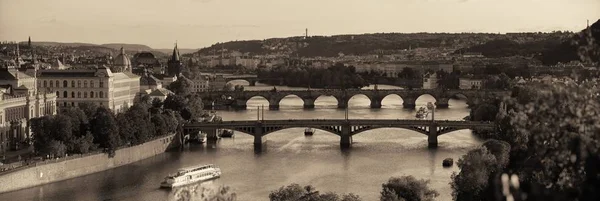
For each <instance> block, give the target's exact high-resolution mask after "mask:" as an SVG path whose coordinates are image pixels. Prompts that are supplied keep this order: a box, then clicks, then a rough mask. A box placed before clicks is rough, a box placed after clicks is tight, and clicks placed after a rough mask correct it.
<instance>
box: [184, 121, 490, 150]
mask: <svg viewBox="0 0 600 201" xmlns="http://www.w3.org/2000/svg"><path fill="white" fill-rule="evenodd" d="M494 126H495V124H494V123H491V122H472V121H430V120H400V119H303V120H291V119H290V120H258V121H223V122H211V123H205V122H201V123H189V124H186V125H184V126H183V129H184V132H185V133H191V132H197V131H203V132H206V133H208V138H209V139H213V140H214V139H216V138H217V136H216V135H217V134H216V133H217V129H231V130H235V131H238V132H242V133H246V134H249V135H252V136H254V146H255V148H260V147H261V146H262V143H263V142H264V141H263V140H264V139H263V137H264V136H266V135H268V134H270V133H273V132H276V131H279V130H283V129H287V128H307V127H308V128H314V129H319V130H323V131H327V132H329V133H332V134H335V135H338V136H340V146H341V147H342V148H349V147H350V146H351V145H352V136H353V135H356V134H359V133H362V132H364V131H368V130H373V129H378V128H403V129H408V130H412V131H416V132H419V133H421V134H424V135H427V136H428V138H427V141H428V144H429V147H431V148H435V147H437V144H438V140H437V138H438V136H440V135H443V134H446V133H449V132H452V131H457V130H462V129H474V128H494Z"/></svg>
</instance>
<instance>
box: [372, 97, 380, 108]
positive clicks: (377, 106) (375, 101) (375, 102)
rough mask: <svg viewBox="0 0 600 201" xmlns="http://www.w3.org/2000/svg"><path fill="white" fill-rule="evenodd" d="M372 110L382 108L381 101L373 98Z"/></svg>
mask: <svg viewBox="0 0 600 201" xmlns="http://www.w3.org/2000/svg"><path fill="white" fill-rule="evenodd" d="M371 108H381V99H380V98H371Z"/></svg>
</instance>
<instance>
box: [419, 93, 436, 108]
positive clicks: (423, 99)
mask: <svg viewBox="0 0 600 201" xmlns="http://www.w3.org/2000/svg"><path fill="white" fill-rule="evenodd" d="M438 99H439V97H437V96H436V95H435V94H430V93H423V94H421V95H418V96H417V97H416V98H415V103H416V105H420V106H425V105H427V103H428V102H431V103H433V104H435V103H436V102H437V101H438Z"/></svg>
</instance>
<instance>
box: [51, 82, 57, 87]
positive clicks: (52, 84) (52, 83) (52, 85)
mask: <svg viewBox="0 0 600 201" xmlns="http://www.w3.org/2000/svg"><path fill="white" fill-rule="evenodd" d="M52 87H54V82H52V81H50V88H52ZM57 87H58V86H57Z"/></svg>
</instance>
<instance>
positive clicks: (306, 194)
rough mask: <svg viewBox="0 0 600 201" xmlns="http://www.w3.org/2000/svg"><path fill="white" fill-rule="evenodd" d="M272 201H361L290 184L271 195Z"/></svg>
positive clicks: (352, 197) (350, 196) (354, 197)
mask: <svg viewBox="0 0 600 201" xmlns="http://www.w3.org/2000/svg"><path fill="white" fill-rule="evenodd" d="M269 200H271V201H360V200H361V199H360V197H358V196H357V195H354V194H346V195H342V196H340V195H338V194H336V193H333V192H327V193H320V192H319V191H316V189H315V188H314V187H312V186H310V185H309V186H304V187H302V186H300V185H298V184H290V185H288V186H282V187H280V188H279V189H277V190H275V191H272V192H271V193H270V194H269Z"/></svg>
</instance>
